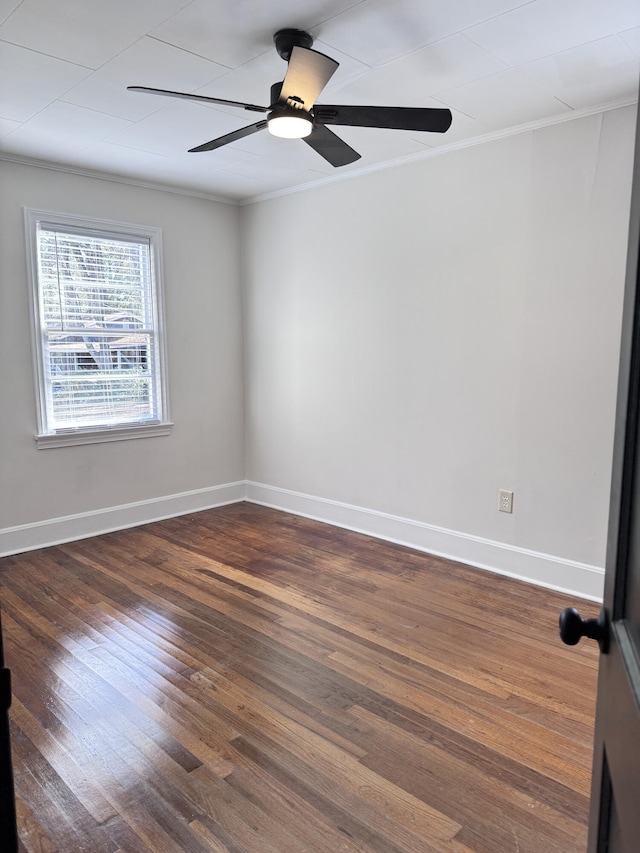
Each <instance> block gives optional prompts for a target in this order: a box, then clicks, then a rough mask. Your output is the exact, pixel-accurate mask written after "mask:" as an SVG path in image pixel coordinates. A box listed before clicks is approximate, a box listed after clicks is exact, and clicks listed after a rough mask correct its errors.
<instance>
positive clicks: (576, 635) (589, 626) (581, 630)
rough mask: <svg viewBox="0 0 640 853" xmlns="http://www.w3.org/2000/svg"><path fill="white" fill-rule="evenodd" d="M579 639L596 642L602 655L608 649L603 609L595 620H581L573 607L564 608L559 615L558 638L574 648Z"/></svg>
mask: <svg viewBox="0 0 640 853" xmlns="http://www.w3.org/2000/svg"><path fill="white" fill-rule="evenodd" d="M580 637H588V638H589V639H590V640H596V641H597V642H598V645H599V646H600V651H601V652H602V654H606V653H607V650H608V648H609V625H608V623H607V614H606V613H605V611H604V609H603V610H601V611H600V615H599V616H598V618H597V619H583V618H582V616H580V614H579V613H578V611H577V610H576V609H575V607H565V609H564V610H563V611H562V613H561V614H560V638H561V640H562V642H563V643H566V644H567V645H568V646H575V645H576V644H577V643H578V642H579V641H580Z"/></svg>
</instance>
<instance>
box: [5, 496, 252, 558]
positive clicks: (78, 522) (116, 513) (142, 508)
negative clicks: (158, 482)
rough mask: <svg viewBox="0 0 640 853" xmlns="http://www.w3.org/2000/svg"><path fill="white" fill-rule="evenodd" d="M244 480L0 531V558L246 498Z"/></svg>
mask: <svg viewBox="0 0 640 853" xmlns="http://www.w3.org/2000/svg"><path fill="white" fill-rule="evenodd" d="M245 491H246V489H245V482H244V480H241V481H238V482H236V483H225V484H223V485H220V486H210V487H208V488H205V489H194V490H192V491H189V492H181V493H179V494H175V495H166V496H164V497H159V498H151V499H149V500H146V501H136V502H135V503H129V504H122V505H120V506H114V507H107V508H106V509H98V510H94V511H92V512H82V513H78V514H76V515H67V516H63V517H61V518H51V519H47V520H46V521H37V522H35V523H33V524H21V525H19V526H17V527H6V528H4V529H0V557H6V556H8V555H10V554H19V553H21V552H22V551H33V550H35V549H36V548H47V547H49V546H50V545H61V544H62V543H63V542H72V541H73V540H74V539H87V538H88V537H90V536H99V535H100V534H102V533H111V532H113V531H114V530H124V529H125V528H127V527H138V526H139V525H141V524H150V523H151V522H153V521H162V520H163V519H165V518H173V517H174V516H177V515H186V514H187V513H190V512H200V511H201V510H204V509H213V508H214V507H217V506H223V505H225V504H230V503H237V502H238V501H242V500H244V499H245Z"/></svg>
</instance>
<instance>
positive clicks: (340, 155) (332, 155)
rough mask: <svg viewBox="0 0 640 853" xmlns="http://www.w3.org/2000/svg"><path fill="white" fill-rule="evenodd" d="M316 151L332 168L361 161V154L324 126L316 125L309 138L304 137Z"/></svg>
mask: <svg viewBox="0 0 640 853" xmlns="http://www.w3.org/2000/svg"><path fill="white" fill-rule="evenodd" d="M303 139H304V142H306V143H307V145H309V146H310V147H311V148H313V150H314V151H317V152H318V154H319V155H320V156H321V157H324V159H325V160H326V161H327V162H328V163H331V165H332V166H347V165H348V164H349V163H355V161H356V160H359V159H360V154H358V152H357V151H354V150H353V148H352V147H351V146H350V145H347V143H346V142H345V141H344V140H343V139H340V137H339V136H336V134H335V133H334V132H333V131H332V130H329V128H328V127H324V125H321V124H320V125H316V126H315V127H314V128H313V130H312V131H311V133H310V134H309V136H305V137H303Z"/></svg>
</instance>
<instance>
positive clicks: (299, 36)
mask: <svg viewBox="0 0 640 853" xmlns="http://www.w3.org/2000/svg"><path fill="white" fill-rule="evenodd" d="M273 41H274V44H275V46H276V50H277V51H278V56H281V57H282V59H284V60H285V62H288V61H289V59H290V58H291V51H292V50H293V48H294V47H304V48H306V49H307V50H310V49H311V45H312V44H313V36H310V35H309V33H306V32H305V31H304V30H291V29H285V30H278V32H277V33H275V35H274V36H273Z"/></svg>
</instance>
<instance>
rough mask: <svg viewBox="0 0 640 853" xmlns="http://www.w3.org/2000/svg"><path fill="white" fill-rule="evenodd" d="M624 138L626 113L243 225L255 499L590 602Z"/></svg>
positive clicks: (605, 451) (281, 207) (604, 454)
mask: <svg viewBox="0 0 640 853" xmlns="http://www.w3.org/2000/svg"><path fill="white" fill-rule="evenodd" d="M633 133H634V110H633V109H632V108H626V109H622V110H617V111H613V112H608V113H605V114H603V115H597V116H593V117H589V118H583V119H580V120H576V121H573V122H568V123H565V124H560V125H556V126H552V127H548V128H545V129H540V130H535V131H532V132H529V133H525V134H521V135H518V136H513V137H510V138H507V139H503V140H500V141H494V142H490V143H486V144H483V145H479V146H477V147H472V148H467V149H463V150H459V151H455V152H451V153H449V154H445V155H443V156H438V157H434V158H431V159H427V160H423V161H419V162H415V163H412V164H408V165H405V166H402V167H399V168H395V169H388V170H385V171H381V172H377V173H374V174H369V175H366V176H363V177H360V178H357V179H354V180H348V181H343V182H339V183H334V184H331V185H327V186H323V187H318V188H315V189H312V190H309V191H306V192H302V193H298V194H294V195H288V196H284V197H281V198H277V199H272V200H268V201H264V202H260V203H256V204H253V205H249V206H247V207H245V208H244V209H243V259H244V285H245V323H246V330H245V340H246V375H247V384H246V395H247V396H246V428H247V477H248V479H249V480H250V481H252V483H253V484H254V485H253V486H250V487H249V495H250V496H251V497H253V498H254V499H256V500H259V501H261V502H264V503H270V504H272V505H277V506H282V507H285V508H289V509H293V510H295V511H300V512H303V513H306V514H310V515H315V516H317V517H321V518H325V519H328V520H333V521H337V522H338V523H343V524H346V525H347V526H352V527H356V528H359V529H363V530H368V531H371V532H374V533H375V532H377V533H380V534H381V535H386V536H389V537H390V538H395V539H400V540H402V541H405V542H409V543H410V544H414V545H416V546H417V547H424V548H426V549H428V550H434V551H439V552H441V553H447V554H450V555H451V556H453V557H458V558H460V559H466V560H468V561H469V562H475V563H476V564H478V565H487V566H489V567H492V568H497V569H499V570H502V571H505V572H507V573H512V574H516V575H521V576H526V577H529V578H531V579H534V580H537V581H539V582H542V583H546V584H548V585H551V586H557V587H560V588H564V589H572V590H575V591H577V592H579V593H582V594H585V595H592V596H597V595H598V594H599V593H600V591H601V586H602V577H601V571H600V570H601V568H602V566H603V564H604V553H605V541H606V524H607V508H608V498H609V478H610V465H611V452H612V437H613V419H614V410H615V389H616V375H617V358H618V346H619V327H620V315H621V305H622V291H623V283H624V267H625V251H626V238H627V227H628V211H629V198H630V185H631V170H632V150H633ZM258 484H259V485H258ZM499 488H506V489H513V490H514V491H515V502H514V513H513V515H507V514H504V513H499V512H498V511H497V502H498V489H499ZM390 516H392V518H390Z"/></svg>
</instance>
